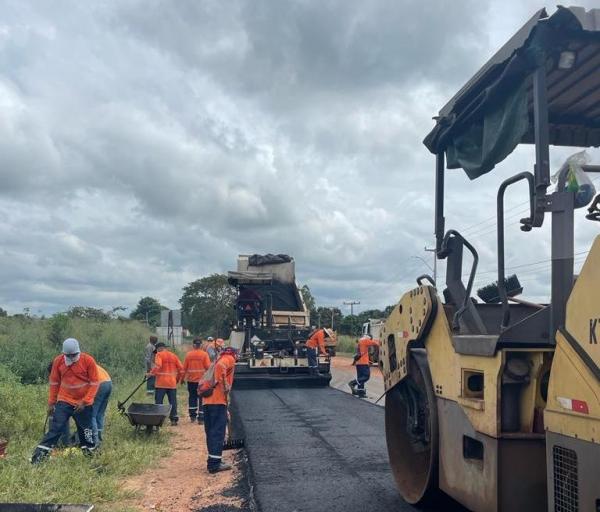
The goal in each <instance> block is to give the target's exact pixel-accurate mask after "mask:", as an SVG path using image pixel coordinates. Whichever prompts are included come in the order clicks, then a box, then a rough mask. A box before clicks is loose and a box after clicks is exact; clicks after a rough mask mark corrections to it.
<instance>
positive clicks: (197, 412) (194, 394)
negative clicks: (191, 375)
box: [187, 382, 204, 420]
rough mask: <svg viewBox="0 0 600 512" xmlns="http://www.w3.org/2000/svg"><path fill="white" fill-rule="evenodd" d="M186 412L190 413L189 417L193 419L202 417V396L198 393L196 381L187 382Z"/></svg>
mask: <svg viewBox="0 0 600 512" xmlns="http://www.w3.org/2000/svg"><path fill="white" fill-rule="evenodd" d="M187 388H188V412H189V413H190V418H192V419H193V420H195V419H196V416H197V417H198V418H202V416H203V415H204V413H203V412H202V397H201V396H200V395H198V383H197V382H188V383H187Z"/></svg>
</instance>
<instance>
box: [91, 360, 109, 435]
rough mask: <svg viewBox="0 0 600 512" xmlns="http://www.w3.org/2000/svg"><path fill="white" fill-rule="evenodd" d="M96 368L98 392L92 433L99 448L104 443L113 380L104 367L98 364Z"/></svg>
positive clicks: (93, 408)
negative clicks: (107, 408)
mask: <svg viewBox="0 0 600 512" xmlns="http://www.w3.org/2000/svg"><path fill="white" fill-rule="evenodd" d="M96 366H97V368H98V391H97V393H96V397H95V398H94V404H93V405H92V432H93V435H94V444H95V445H96V446H99V445H100V443H101V442H102V432H103V430H104V414H105V413H106V406H107V405H108V399H109V398H110V395H111V393H112V379H111V378H110V375H109V374H108V372H107V371H106V370H105V369H104V368H102V366H100V365H99V364H98V363H96Z"/></svg>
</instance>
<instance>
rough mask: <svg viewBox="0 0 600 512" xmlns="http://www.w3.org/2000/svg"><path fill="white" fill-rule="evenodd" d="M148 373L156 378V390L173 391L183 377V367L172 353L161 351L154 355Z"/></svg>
mask: <svg viewBox="0 0 600 512" xmlns="http://www.w3.org/2000/svg"><path fill="white" fill-rule="evenodd" d="M150 373H151V374H152V375H155V376H156V384H155V385H156V387H157V388H166V389H175V388H176V387H177V382H179V380H180V378H181V376H182V375H183V365H182V364H181V361H180V360H179V358H178V357H177V356H176V355H175V354H173V352H169V351H168V350H162V351H161V352H158V353H157V354H156V357H155V358H154V368H152V370H150Z"/></svg>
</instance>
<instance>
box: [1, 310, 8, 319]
mask: <svg viewBox="0 0 600 512" xmlns="http://www.w3.org/2000/svg"><path fill="white" fill-rule="evenodd" d="M3 316H8V313H7V312H6V311H5V310H4V309H2V308H0V317H3Z"/></svg>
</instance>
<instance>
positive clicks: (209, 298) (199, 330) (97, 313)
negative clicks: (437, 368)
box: [0, 274, 394, 337]
mask: <svg viewBox="0 0 600 512" xmlns="http://www.w3.org/2000/svg"><path fill="white" fill-rule="evenodd" d="M300 293H301V294H302V297H303V299H304V303H305V304H306V307H307V309H308V310H309V311H310V322H311V325H314V326H318V327H333V329H334V330H335V331H337V332H338V333H339V334H349V335H358V334H360V332H361V329H362V325H363V323H365V322H367V321H368V320H369V318H386V317H387V316H388V315H389V313H390V312H391V310H392V309H393V307H394V306H393V305H392V306H388V307H387V308H385V309H384V310H379V309H370V310H367V311H363V312H361V313H358V314H356V315H344V314H343V312H342V311H341V310H340V309H339V308H337V307H326V306H319V305H317V303H316V301H315V299H314V297H313V295H312V293H311V291H310V288H309V287H308V286H306V285H304V286H302V288H300ZM235 299H236V290H235V287H234V286H231V285H230V284H229V283H228V281H227V275H225V274H211V275H209V276H205V277H202V278H200V279H196V280H195V281H192V282H191V283H189V284H187V285H186V286H184V288H183V290H182V296H181V298H180V299H179V305H180V307H181V313H182V323H183V326H184V327H185V328H187V329H189V331H190V332H191V333H192V334H193V335H196V336H205V337H206V336H220V337H228V336H229V332H230V330H231V325H232V323H233V322H234V321H235V307H234V306H235ZM125 309H126V308H125V307H123V306H117V307H115V308H112V309H111V310H109V311H104V310H102V309H97V308H92V307H86V306H74V307H72V308H70V309H69V310H68V311H67V312H65V313H60V314H58V315H54V316H55V317H59V319H57V320H56V322H57V328H58V329H60V325H59V324H60V322H61V320H60V316H63V317H65V318H88V319H93V320H97V321H106V320H110V319H113V318H123V317H122V316H120V313H122V312H123V311H124V310H125ZM167 309H169V308H167V307H166V306H164V305H163V304H161V303H160V301H159V300H158V299H156V298H154V297H142V298H140V300H139V301H138V303H137V305H136V307H135V309H134V310H133V311H132V312H131V314H130V315H129V318H130V319H133V320H139V321H141V322H144V323H147V324H148V325H150V326H152V327H156V326H158V325H159V324H160V315H161V311H163V310H167ZM28 314H29V311H28V310H27V308H26V310H24V313H23V314H17V315H13V316H23V317H27V316H28ZM0 316H6V311H4V310H3V309H1V308H0Z"/></svg>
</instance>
